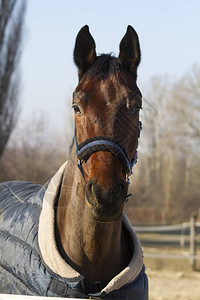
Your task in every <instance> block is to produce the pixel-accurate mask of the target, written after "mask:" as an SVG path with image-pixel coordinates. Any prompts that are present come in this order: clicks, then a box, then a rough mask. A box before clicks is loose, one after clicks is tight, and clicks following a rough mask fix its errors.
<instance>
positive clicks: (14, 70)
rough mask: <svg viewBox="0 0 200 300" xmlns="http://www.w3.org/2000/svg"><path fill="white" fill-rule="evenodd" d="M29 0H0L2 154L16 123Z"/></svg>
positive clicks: (0, 146)
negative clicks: (26, 9) (24, 28)
mask: <svg viewBox="0 0 200 300" xmlns="http://www.w3.org/2000/svg"><path fill="white" fill-rule="evenodd" d="M25 6H26V2H25V0H19V1H18V0H9V1H8V0H1V1H0V156H1V155H2V153H3V151H4V149H5V146H6V144H7V142H8V139H9V137H10V134H11V132H12V130H13V128H14V126H15V124H16V120H17V115H18V113H19V111H18V109H17V108H18V94H19V74H18V63H19V58H20V53H21V40H22V30H23V23H24V14H25Z"/></svg>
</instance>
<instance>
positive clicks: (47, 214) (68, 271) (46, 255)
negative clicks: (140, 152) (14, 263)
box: [38, 162, 143, 293]
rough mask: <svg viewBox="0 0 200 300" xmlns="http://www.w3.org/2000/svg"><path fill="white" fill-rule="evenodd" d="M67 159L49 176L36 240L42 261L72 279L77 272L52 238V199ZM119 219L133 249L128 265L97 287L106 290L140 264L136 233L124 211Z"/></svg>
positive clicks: (123, 280)
mask: <svg viewBox="0 0 200 300" xmlns="http://www.w3.org/2000/svg"><path fill="white" fill-rule="evenodd" d="M66 165H67V162H65V163H64V164H63V165H62V166H61V168H60V169H59V170H58V172H57V173H56V174H55V175H54V177H53V178H52V179H51V181H50V183H49V185H48V188H47V190H46V192H45V195H44V200H43V207H42V211H41V214H40V219H39V230H38V242H39V248H40V252H41V255H42V258H43V260H44V262H45V264H46V265H47V266H48V267H49V268H50V269H51V270H52V271H53V272H54V273H56V274H59V275H60V276H62V277H65V278H70V279H75V278H78V277H80V276H81V274H79V273H78V272H77V271H75V270H74V269H73V268H72V267H71V266H70V265H68V264H67V262H66V261H65V260H64V259H63V258H62V257H61V255H60V253H59V251H58V248H57V245H56V241H55V229H54V228H55V224H54V223H55V211H54V202H55V200H56V196H57V194H58V190H59V188H60V185H61V180H62V176H63V173H64V170H65V167H66ZM123 222H124V225H125V227H126V228H127V230H128V231H129V232H130V235H131V237H132V239H133V245H134V253H133V257H132V259H131V261H130V263H129V265H128V266H127V267H126V268H125V269H124V270H123V271H122V272H120V273H119V274H118V275H117V276H115V277H114V278H113V279H112V280H111V281H110V282H109V283H108V284H107V286H106V287H105V288H104V289H103V290H102V291H101V292H106V293H110V292H111V291H113V290H118V289H119V288H121V287H122V286H123V285H125V284H127V283H130V282H131V281H133V280H134V279H135V278H136V277H137V276H138V275H139V273H140V272H141V270H142V267H143V252H142V248H141V245H140V242H139V240H138V237H137V235H136V233H135V231H134V230H133V228H132V226H131V224H130V222H129V221H128V218H127V217H126V215H125V214H124V215H123Z"/></svg>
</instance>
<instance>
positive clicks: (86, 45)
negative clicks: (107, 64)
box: [74, 25, 96, 79]
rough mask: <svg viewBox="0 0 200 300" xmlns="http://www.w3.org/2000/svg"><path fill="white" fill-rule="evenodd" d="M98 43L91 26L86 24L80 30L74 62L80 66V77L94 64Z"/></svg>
mask: <svg viewBox="0 0 200 300" xmlns="http://www.w3.org/2000/svg"><path fill="white" fill-rule="evenodd" d="M95 48H96V45H95V42H94V39H93V37H92V36H91V34H90V32H89V26H88V25H85V26H84V27H82V28H81V30H80V31H79V33H78V35H77V37H76V42H75V48H74V62H75V64H76V66H77V67H78V71H79V79H80V78H81V77H82V75H83V74H84V73H85V72H87V70H88V69H89V68H90V67H91V65H92V64H93V62H94V60H95V58H96V50H95Z"/></svg>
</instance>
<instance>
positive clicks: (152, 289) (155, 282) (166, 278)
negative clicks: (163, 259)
mask: <svg viewBox="0 0 200 300" xmlns="http://www.w3.org/2000/svg"><path fill="white" fill-rule="evenodd" d="M147 275H148V277H149V296H150V297H149V300H179V299H180V300H200V272H175V271H169V270H168V271H159V270H156V271H151V270H148V269H147Z"/></svg>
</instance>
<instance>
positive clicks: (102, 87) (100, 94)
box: [76, 76, 135, 102]
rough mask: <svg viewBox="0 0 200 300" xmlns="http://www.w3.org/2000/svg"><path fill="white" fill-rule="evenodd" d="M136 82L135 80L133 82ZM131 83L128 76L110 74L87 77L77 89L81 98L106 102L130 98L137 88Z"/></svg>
mask: <svg viewBox="0 0 200 300" xmlns="http://www.w3.org/2000/svg"><path fill="white" fill-rule="evenodd" d="M133 83H134V82H133ZM133 83H132V84H130V82H129V81H128V80H126V78H125V79H124V78H120V77H119V76H110V77H107V78H104V79H99V78H98V79H95V78H93V79H90V80H89V79H86V80H84V81H82V82H81V83H80V84H79V85H78V87H77V89H76V94H77V95H79V96H80V95H81V98H89V97H90V96H91V99H94V96H96V100H98V99H99V100H102V99H103V100H104V101H106V102H109V101H110V102H113V101H120V100H123V99H124V98H128V97H129V96H130V94H132V93H133V92H134V90H135V85H134V84H133Z"/></svg>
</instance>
